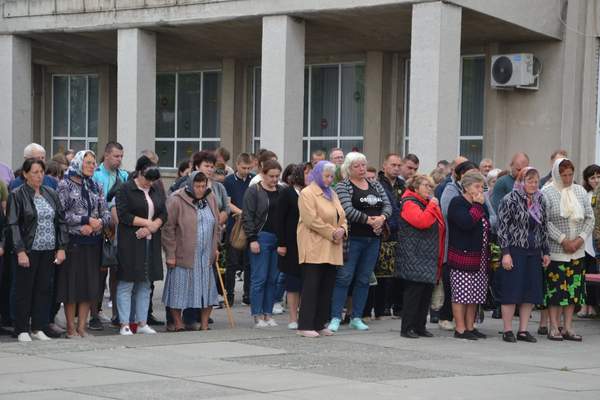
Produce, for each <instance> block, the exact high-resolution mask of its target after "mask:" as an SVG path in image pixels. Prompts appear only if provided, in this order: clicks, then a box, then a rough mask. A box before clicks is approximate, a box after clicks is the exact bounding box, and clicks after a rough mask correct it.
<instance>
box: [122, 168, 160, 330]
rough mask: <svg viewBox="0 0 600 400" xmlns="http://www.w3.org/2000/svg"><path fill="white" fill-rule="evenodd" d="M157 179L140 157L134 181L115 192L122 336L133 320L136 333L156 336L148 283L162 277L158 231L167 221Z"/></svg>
mask: <svg viewBox="0 0 600 400" xmlns="http://www.w3.org/2000/svg"><path fill="white" fill-rule="evenodd" d="M158 179H160V171H159V169H158V166H157V165H156V164H155V163H154V162H152V161H151V160H150V159H149V158H148V157H146V156H141V157H140V158H139V159H138V160H137V163H136V166H135V172H134V174H133V179H130V180H129V181H127V182H126V183H124V184H123V185H122V186H121V188H120V189H119V191H118V192H117V197H116V207H117V215H118V217H119V226H118V228H117V229H118V235H117V251H118V255H119V269H118V270H117V279H118V283H117V307H118V310H119V320H120V322H121V330H120V331H119V333H120V334H121V335H124V336H129V335H132V334H133V332H132V331H131V329H130V327H129V323H130V322H132V321H137V322H138V328H137V333H144V334H154V333H156V331H155V330H154V329H152V328H151V327H150V326H148V324H147V323H146V322H147V321H146V319H147V317H148V305H149V303H150V301H152V299H151V296H150V291H151V289H150V282H152V281H158V280H162V278H163V265H162V253H161V233H160V229H161V227H162V225H163V224H164V223H165V222H166V221H167V209H166V207H165V201H164V198H163V197H162V195H161V194H160V193H159V191H158V190H156V189H155V186H154V182H156V181H158ZM132 296H135V315H130V314H131V298H132Z"/></svg>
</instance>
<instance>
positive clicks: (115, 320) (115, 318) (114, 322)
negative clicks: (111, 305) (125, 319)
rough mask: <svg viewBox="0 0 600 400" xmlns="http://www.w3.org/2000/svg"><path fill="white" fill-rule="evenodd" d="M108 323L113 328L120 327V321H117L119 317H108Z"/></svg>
mask: <svg viewBox="0 0 600 400" xmlns="http://www.w3.org/2000/svg"><path fill="white" fill-rule="evenodd" d="M110 324H111V326H114V327H115V328H120V327H121V321H119V317H113V318H111V319H110Z"/></svg>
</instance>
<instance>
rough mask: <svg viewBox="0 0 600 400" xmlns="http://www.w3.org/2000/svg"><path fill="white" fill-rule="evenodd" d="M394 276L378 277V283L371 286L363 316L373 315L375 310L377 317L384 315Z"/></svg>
mask: <svg viewBox="0 0 600 400" xmlns="http://www.w3.org/2000/svg"><path fill="white" fill-rule="evenodd" d="M391 279H392V278H377V285H375V286H371V287H369V296H368V297H367V304H366V305H365V311H364V313H363V317H371V312H372V311H374V312H375V318H378V317H382V316H383V314H384V311H385V303H386V295H387V293H388V291H389V286H390V282H391Z"/></svg>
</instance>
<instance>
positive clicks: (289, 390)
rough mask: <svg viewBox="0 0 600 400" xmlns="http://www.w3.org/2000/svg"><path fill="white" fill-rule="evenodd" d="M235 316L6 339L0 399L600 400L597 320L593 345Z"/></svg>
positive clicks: (240, 309)
mask: <svg viewBox="0 0 600 400" xmlns="http://www.w3.org/2000/svg"><path fill="white" fill-rule="evenodd" d="M158 300H159V298H158V294H157V295H156V298H155V304H157V305H158V303H159V301H158ZM234 312H235V319H236V322H237V323H238V327H237V328H235V329H229V328H228V327H227V323H226V316H225V312H224V311H223V310H216V311H215V313H214V317H215V320H216V322H215V324H214V326H213V327H212V330H211V331H208V332H183V333H160V334H158V335H154V336H142V335H136V336H133V337H120V336H118V335H116V334H115V333H116V331H113V330H112V329H110V328H107V331H105V332H104V333H103V334H101V335H97V336H96V337H94V338H90V339H81V340H67V339H59V340H53V341H51V342H37V341H36V342H32V343H28V344H20V343H16V342H15V340H14V339H9V338H7V337H2V338H1V339H0V400H2V399H10V400H22V399H60V400H70V399H82V400H91V399H131V398H134V399H231V400H251V399H261V400H262V399H266V400H270V399H288V400H289V399H310V400H312V399H314V398H319V397H322V398H327V399H394V400H398V399H400V398H401V399H461V400H462V399H477V400H482V399H505V398H510V397H512V398H532V399H542V398H543V399H545V400H550V399H569V400H573V399H594V400H598V399H600V321H598V320H595V321H587V320H586V321H578V322H577V325H576V326H577V328H578V331H579V332H580V333H582V334H583V335H584V342H583V343H569V342H563V343H553V342H549V341H548V340H546V339H544V338H540V341H539V342H538V343H536V344H527V343H517V344H508V343H504V342H502V341H501V339H500V336H499V335H497V332H498V330H499V329H500V323H499V321H496V320H492V319H489V318H488V319H486V321H485V323H484V324H483V326H482V327H481V330H482V331H483V332H485V333H488V334H489V335H490V338H488V339H487V340H481V341H477V342H467V341H463V340H457V339H453V338H451V334H450V332H443V331H440V330H438V329H437V327H436V326H432V327H431V330H432V331H433V332H434V333H435V334H436V337H435V338H432V339H417V340H409V339H404V338H401V337H400V336H399V332H398V329H399V326H400V322H399V321H398V320H392V319H388V320H383V321H373V322H372V323H370V326H371V330H370V331H369V332H355V331H350V330H348V329H347V328H346V327H343V328H342V329H341V331H340V332H339V333H338V334H337V335H336V336H334V337H330V338H318V339H305V338H300V337H298V336H296V335H295V334H294V333H293V332H290V331H288V330H287V329H286V322H287V321H286V318H287V315H286V314H284V315H283V316H281V317H278V318H277V320H278V321H279V322H280V326H279V327H277V328H270V329H269V330H256V329H252V328H251V321H250V318H249V317H248V313H249V309H248V307H245V306H241V305H236V307H235V308H234ZM159 315H164V314H162V313H160V312H159ZM536 319H537V315H536V316H535V317H534V322H532V331H533V330H535V329H537V322H535V320H536ZM516 396H518V397H516Z"/></svg>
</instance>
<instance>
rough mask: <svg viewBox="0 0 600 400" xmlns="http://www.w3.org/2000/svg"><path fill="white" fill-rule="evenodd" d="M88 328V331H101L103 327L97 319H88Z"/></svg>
mask: <svg viewBox="0 0 600 400" xmlns="http://www.w3.org/2000/svg"><path fill="white" fill-rule="evenodd" d="M89 328H90V331H103V330H104V325H102V322H100V319H99V318H92V319H90V323H89Z"/></svg>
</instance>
